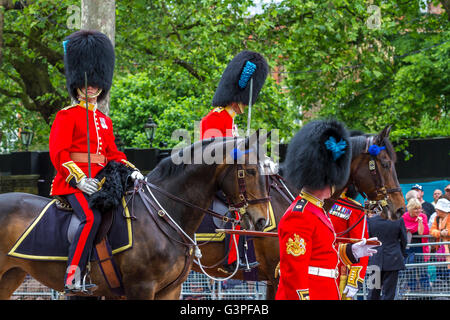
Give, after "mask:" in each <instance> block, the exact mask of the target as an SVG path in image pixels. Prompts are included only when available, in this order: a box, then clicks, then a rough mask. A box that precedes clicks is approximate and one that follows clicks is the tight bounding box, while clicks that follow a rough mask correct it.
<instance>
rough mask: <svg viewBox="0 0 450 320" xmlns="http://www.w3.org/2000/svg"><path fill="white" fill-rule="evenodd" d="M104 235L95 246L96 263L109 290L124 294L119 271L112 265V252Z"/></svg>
mask: <svg viewBox="0 0 450 320" xmlns="http://www.w3.org/2000/svg"><path fill="white" fill-rule="evenodd" d="M106 241H107V240H106V237H104V238H103V239H102V241H100V242H99V243H98V244H97V245H96V246H95V249H96V251H97V257H98V260H99V261H98V263H99V265H100V268H101V270H102V272H103V275H104V277H105V280H106V282H107V283H108V285H109V287H110V288H111V291H113V292H114V293H115V294H116V295H118V296H123V295H124V294H125V292H124V289H123V285H122V280H121V277H120V274H119V271H118V270H117V268H116V267H115V265H114V260H113V257H112V253H111V251H110V250H109V248H108V245H107V243H106Z"/></svg>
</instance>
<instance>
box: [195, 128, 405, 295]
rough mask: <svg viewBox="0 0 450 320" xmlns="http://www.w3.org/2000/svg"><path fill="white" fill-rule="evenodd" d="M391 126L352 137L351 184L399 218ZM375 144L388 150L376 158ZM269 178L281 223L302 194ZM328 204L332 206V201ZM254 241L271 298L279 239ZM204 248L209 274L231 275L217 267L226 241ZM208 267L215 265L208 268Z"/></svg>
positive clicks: (238, 276)
mask: <svg viewBox="0 0 450 320" xmlns="http://www.w3.org/2000/svg"><path fill="white" fill-rule="evenodd" d="M390 129H391V127H390V126H387V127H386V128H384V130H382V131H381V132H380V133H379V134H378V135H363V134H361V135H357V136H353V137H351V139H350V140H351V143H352V162H351V169H350V177H349V183H353V184H354V185H355V186H356V187H357V188H358V191H359V192H360V193H362V194H365V195H367V196H368V198H369V200H371V201H372V204H371V205H372V207H376V208H379V210H387V212H388V216H389V217H391V218H392V219H396V218H398V217H400V216H401V214H402V213H403V210H404V205H405V200H404V198H403V194H402V192H401V189H400V185H399V182H398V179H397V173H396V171H395V161H396V154H395V151H394V148H393V146H392V144H391V142H390V141H389V133H390ZM372 144H376V145H378V146H384V147H385V148H386V149H385V150H383V151H381V152H380V153H379V154H378V156H376V157H373V156H371V155H370V154H369V153H368V152H367V149H368V147H369V146H370V145H372ZM372 159H373V160H375V164H376V166H375V171H374V170H373V169H372V168H369V163H370V161H371V160H372ZM281 167H282V166H281ZM270 180H271V183H270V187H271V189H270V193H269V194H270V196H271V200H270V202H271V205H272V208H273V212H274V217H275V220H276V223H277V225H278V222H279V221H280V219H281V217H282V216H283V214H284V212H285V211H286V209H287V208H288V207H289V205H290V204H291V203H292V201H293V200H294V198H295V197H296V196H297V195H298V194H299V192H300V190H299V189H296V188H294V187H293V186H292V185H291V184H289V182H288V181H285V180H284V179H279V178H277V177H276V176H272V177H271V178H270ZM286 187H287V188H286ZM342 191H343V189H342V190H337V191H336V192H335V194H334V195H333V196H332V198H333V197H335V198H336V199H337V198H338V197H339V195H340V194H341V193H342ZM385 201H386V202H385ZM327 204H328V205H330V207H329V208H331V204H332V203H331V204H330V203H327ZM385 204H386V205H385ZM271 231H276V230H271ZM253 243H254V247H255V256H256V260H257V261H258V262H259V266H258V278H259V280H260V281H266V282H267V291H266V298H267V299H268V300H272V299H274V298H275V293H276V290H277V286H278V277H277V275H276V274H275V268H276V266H277V264H278V262H279V261H280V256H279V244H278V238H272V237H259V238H254V239H253ZM201 250H202V253H203V258H202V259H201V263H202V265H204V267H203V268H204V270H205V271H206V272H207V273H208V274H209V275H211V276H214V277H217V278H224V277H227V276H229V274H227V273H225V272H223V271H222V269H221V268H218V267H221V265H220V264H219V266H218V267H217V263H218V261H223V260H224V257H226V254H227V252H226V251H225V245H224V244H223V243H220V242H207V243H204V244H201ZM208 266H214V267H213V268H208ZM192 269H193V270H194V271H197V272H201V269H200V267H199V266H198V264H195V263H194V265H193V267H192ZM233 278H234V279H241V280H243V279H244V273H243V271H241V270H240V271H238V272H237V273H236V274H235V276H234V277H233Z"/></svg>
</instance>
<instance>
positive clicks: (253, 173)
mask: <svg viewBox="0 0 450 320" xmlns="http://www.w3.org/2000/svg"><path fill="white" fill-rule="evenodd" d="M245 172H247V173H248V174H249V175H252V176H255V175H256V170H255V169H246V170H245Z"/></svg>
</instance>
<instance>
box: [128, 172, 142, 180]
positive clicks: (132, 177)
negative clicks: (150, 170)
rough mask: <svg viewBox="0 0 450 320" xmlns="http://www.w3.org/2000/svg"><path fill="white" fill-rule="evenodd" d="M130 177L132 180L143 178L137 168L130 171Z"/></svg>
mask: <svg viewBox="0 0 450 320" xmlns="http://www.w3.org/2000/svg"><path fill="white" fill-rule="evenodd" d="M131 179H133V181H135V180H144V176H143V175H142V173H141V172H140V171H139V170H134V171H133V172H132V173H131Z"/></svg>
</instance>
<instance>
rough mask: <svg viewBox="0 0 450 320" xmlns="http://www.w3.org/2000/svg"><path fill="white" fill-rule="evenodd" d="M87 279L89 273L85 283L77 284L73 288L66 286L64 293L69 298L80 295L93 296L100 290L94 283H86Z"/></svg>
mask: <svg viewBox="0 0 450 320" xmlns="http://www.w3.org/2000/svg"><path fill="white" fill-rule="evenodd" d="M86 278H87V273H86V274H85V275H84V277H83V281H82V282H81V283H75V284H73V285H72V286H70V285H65V286H64V293H65V294H66V295H67V296H71V295H76V294H78V293H83V294H86V295H92V294H93V292H94V291H95V290H97V289H98V286H97V285H96V284H94V283H90V282H89V283H86ZM89 280H90V279H89Z"/></svg>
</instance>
